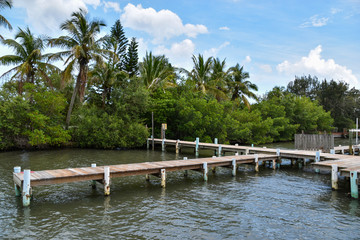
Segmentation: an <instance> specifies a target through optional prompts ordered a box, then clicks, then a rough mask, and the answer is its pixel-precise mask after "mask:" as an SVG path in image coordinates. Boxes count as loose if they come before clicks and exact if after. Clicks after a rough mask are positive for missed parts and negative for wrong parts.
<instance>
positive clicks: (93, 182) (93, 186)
mask: <svg viewBox="0 0 360 240" xmlns="http://www.w3.org/2000/svg"><path fill="white" fill-rule="evenodd" d="M91 167H96V163H92V164H91ZM91 187H92V189H95V188H96V181H95V180H91Z"/></svg>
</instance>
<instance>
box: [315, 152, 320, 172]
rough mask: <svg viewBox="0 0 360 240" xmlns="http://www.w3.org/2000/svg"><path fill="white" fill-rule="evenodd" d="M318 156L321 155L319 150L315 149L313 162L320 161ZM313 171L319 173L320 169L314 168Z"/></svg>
mask: <svg viewBox="0 0 360 240" xmlns="http://www.w3.org/2000/svg"><path fill="white" fill-rule="evenodd" d="M320 156H321V151H317V152H316V154H315V162H320ZM315 172H316V173H319V172H320V169H318V168H315Z"/></svg>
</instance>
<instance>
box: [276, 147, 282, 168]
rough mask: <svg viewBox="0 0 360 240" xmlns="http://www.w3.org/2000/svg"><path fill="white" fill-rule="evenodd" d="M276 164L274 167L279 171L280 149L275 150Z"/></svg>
mask: <svg viewBox="0 0 360 240" xmlns="http://www.w3.org/2000/svg"><path fill="white" fill-rule="evenodd" d="M276 156H277V163H276V167H277V168H278V169H279V168H280V166H281V157H280V148H277V149H276Z"/></svg>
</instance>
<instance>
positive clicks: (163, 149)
mask: <svg viewBox="0 0 360 240" xmlns="http://www.w3.org/2000/svg"><path fill="white" fill-rule="evenodd" d="M161 151H163V152H165V138H163V139H162V142H161Z"/></svg>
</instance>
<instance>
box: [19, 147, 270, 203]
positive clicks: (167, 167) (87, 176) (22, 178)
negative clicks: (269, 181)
mask: <svg viewBox="0 0 360 240" xmlns="http://www.w3.org/2000/svg"><path fill="white" fill-rule="evenodd" d="M276 160H277V156H276V155H264V154H259V155H234V156H226V157H212V158H199V159H187V158H184V160H171V161H160V162H144V163H132V164H120V165H111V166H96V165H95V164H92V167H83V168H68V169H56V170H44V171H30V170H29V169H27V170H24V172H21V169H20V167H15V168H14V173H13V179H14V183H15V193H16V195H17V196H22V197H23V205H24V206H28V205H29V204H30V199H31V192H32V190H31V187H34V186H41V185H52V184H59V183H69V182H79V181H93V182H92V185H93V187H95V186H96V185H95V184H96V181H98V182H100V183H102V184H103V185H104V194H105V195H109V194H110V179H111V178H115V177H124V176H135V175H146V179H147V180H148V179H149V174H151V175H154V176H157V177H159V178H161V186H162V187H165V183H166V172H172V171H183V170H185V171H187V170H195V171H200V172H201V173H202V175H203V178H204V180H205V181H206V180H207V173H208V168H215V167H229V168H232V175H233V176H235V175H236V170H237V166H238V165H240V164H245V163H247V164H254V165H255V171H258V170H259V162H271V163H272V166H273V168H275V161H276ZM185 173H187V172H185Z"/></svg>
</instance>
